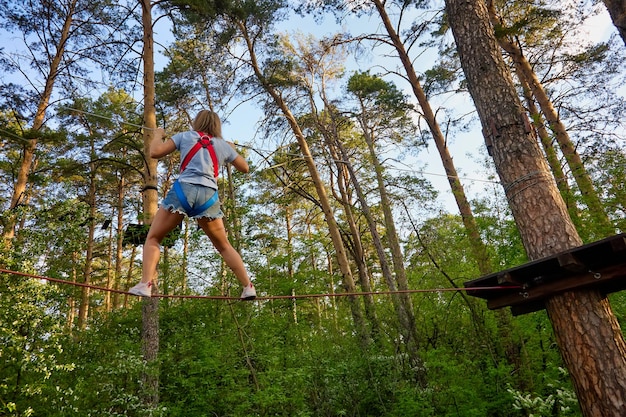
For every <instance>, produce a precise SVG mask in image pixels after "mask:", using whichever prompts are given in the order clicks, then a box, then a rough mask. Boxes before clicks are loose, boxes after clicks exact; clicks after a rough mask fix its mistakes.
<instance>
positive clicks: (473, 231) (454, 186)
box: [372, 0, 492, 275]
mask: <svg viewBox="0 0 626 417" xmlns="http://www.w3.org/2000/svg"><path fill="white" fill-rule="evenodd" d="M372 2H373V3H374V5H375V6H376V9H377V10H378V13H379V15H380V17H381V19H382V21H383V24H384V25H385V29H386V30H387V34H388V35H389V37H390V38H391V41H392V43H393V45H394V47H395V48H396V52H397V53H398V56H399V58H400V61H401V62H402V65H403V66H404V70H405V72H406V75H407V78H408V79H409V81H410V83H411V87H412V88H413V94H414V95H415V98H416V99H417V101H418V103H419V105H420V107H421V109H422V115H423V116H424V120H426V123H427V124H428V128H429V129H430V132H431V134H432V135H433V140H434V141H435V145H436V146H437V151H438V152H439V157H440V158H441V162H442V163H443V168H444V170H445V171H446V176H447V178H448V183H449V184H450V188H451V190H452V194H453V196H454V200H455V201H456V204H457V207H458V208H459V213H460V214H461V219H462V220H463V225H464V226H465V230H466V231H467V236H468V238H469V242H470V249H471V250H472V254H473V255H474V259H476V262H477V264H478V269H479V270H480V273H481V274H483V275H487V274H489V273H491V272H492V270H491V264H490V262H489V255H488V254H487V249H486V247H485V244H484V243H483V241H482V239H481V238H480V231H479V230H478V225H477V224H476V219H475V218H474V214H473V213H472V208H471V207H470V204H469V201H468V200H467V196H466V195H465V190H464V188H463V185H462V184H461V181H460V180H459V176H458V173H457V171H456V167H455V166H454V162H453V161H452V156H451V155H450V151H449V150H448V146H447V144H446V138H445V136H444V135H443V132H441V129H440V128H439V123H437V118H436V117H435V113H434V112H433V109H432V108H431V106H430V102H429V101H428V98H427V97H426V93H425V92H424V90H423V89H422V86H421V83H420V81H419V77H418V76H417V74H416V73H415V69H414V68H413V63H412V61H411V58H410V57H409V55H408V53H407V51H406V50H405V49H404V44H403V43H402V40H401V39H400V36H398V34H397V33H396V31H395V29H394V27H393V25H392V24H391V21H390V19H389V15H388V14H387V11H386V10H385V6H384V3H383V2H382V1H381V0H372Z"/></svg>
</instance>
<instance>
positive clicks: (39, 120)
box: [3, 0, 78, 248]
mask: <svg viewBox="0 0 626 417" xmlns="http://www.w3.org/2000/svg"><path fill="white" fill-rule="evenodd" d="M77 1H78V0H73V1H72V2H71V3H70V4H68V5H67V16H66V17H65V21H64V22H63V28H62V29H61V35H60V37H59V43H58V44H57V45H56V47H55V48H51V49H55V50H56V53H55V55H54V57H53V58H52V61H50V69H49V71H48V74H47V77H46V82H45V84H44V89H43V91H42V92H41V94H40V95H39V102H38V103H37V112H36V113H35V119H34V120H33V125H32V130H33V131H38V130H40V129H41V128H42V127H43V124H44V121H45V118H46V109H47V108H48V104H49V103H50V97H51V96H52V89H53V88H54V83H55V81H56V77H57V75H58V72H59V66H60V65H61V62H62V59H63V54H64V53H65V45H66V44H67V40H68V38H69V37H70V35H71V32H70V28H71V27H72V22H73V18H74V11H75V9H76V3H77ZM36 148H37V139H29V140H28V141H27V143H26V145H25V147H24V157H23V158H22V162H21V163H20V167H19V169H18V171H17V179H16V181H15V185H14V187H13V194H12V196H11V205H10V206H9V207H10V208H11V209H13V208H15V207H17V206H18V204H20V202H21V201H23V199H24V198H25V195H26V186H27V184H28V176H29V174H30V171H31V168H32V164H33V159H34V156H35V149H36ZM16 224H17V219H16V218H15V216H10V217H9V218H8V219H7V222H6V224H5V227H4V231H3V240H4V242H5V244H6V245H5V247H6V248H8V247H10V244H11V240H12V239H13V237H14V236H15V225H16Z"/></svg>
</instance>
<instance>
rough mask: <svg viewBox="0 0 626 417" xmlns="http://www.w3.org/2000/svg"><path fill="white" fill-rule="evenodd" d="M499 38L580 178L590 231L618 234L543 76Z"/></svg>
mask: <svg viewBox="0 0 626 417" xmlns="http://www.w3.org/2000/svg"><path fill="white" fill-rule="evenodd" d="M488 10H489V17H490V19H491V22H492V24H493V25H494V27H496V25H497V26H502V22H501V19H500V18H499V16H498V15H497V12H496V9H495V6H494V4H493V0H489V2H488ZM497 40H498V43H499V44H500V46H501V47H502V49H504V50H505V51H506V52H507V53H508V54H509V56H510V57H511V59H512V60H513V64H514V65H515V70H516V72H517V76H518V77H519V78H520V80H522V81H523V83H524V84H526V85H528V87H529V88H530V90H531V91H532V94H533V96H534V97H535V99H536V100H537V103H538V104H539V107H540V108H541V112H542V113H543V114H544V116H545V117H546V120H547V121H548V125H549V126H550V129H551V130H552V131H553V132H554V135H555V137H556V141H557V143H558V144H559V147H560V149H561V152H562V153H563V156H564V157H565V160H566V161H567V165H568V166H569V168H570V170H571V172H572V175H573V177H574V180H575V181H576V185H577V186H578V189H579V191H580V194H581V198H582V200H583V202H584V203H585V205H586V206H587V207H588V208H589V212H590V214H591V218H592V219H594V224H593V225H591V228H592V229H593V231H592V232H591V233H590V234H591V235H595V236H596V237H598V238H602V237H607V236H610V235H613V234H614V233H615V227H614V226H613V225H612V224H611V221H610V220H609V216H608V215H607V214H606V211H605V210H604V206H603V205H602V201H601V200H600V197H599V195H598V193H597V192H596V190H595V187H594V185H593V182H592V181H591V177H590V176H589V173H587V170H586V169H585V166H584V164H583V161H582V159H581V158H580V155H579V154H578V152H577V151H576V147H575V146H574V144H573V143H572V140H571V138H570V136H569V133H568V132H567V129H566V127H565V125H564V124H563V122H562V121H561V118H560V117H559V114H558V112H557V111H556V109H555V108H554V104H553V103H552V100H550V97H548V94H547V93H546V90H545V89H544V88H543V84H542V83H541V81H540V80H539V77H537V74H536V73H535V71H534V70H533V68H532V65H531V64H530V62H528V60H527V59H526V56H525V55H524V53H523V52H522V49H521V48H520V47H519V46H518V44H517V43H514V42H512V41H511V40H510V39H508V38H507V37H504V36H502V37H499V38H497ZM593 232H596V233H593Z"/></svg>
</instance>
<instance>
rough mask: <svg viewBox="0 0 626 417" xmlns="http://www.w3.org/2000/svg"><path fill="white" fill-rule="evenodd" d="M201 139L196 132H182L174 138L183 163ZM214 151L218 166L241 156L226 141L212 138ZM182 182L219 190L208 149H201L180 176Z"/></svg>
mask: <svg viewBox="0 0 626 417" xmlns="http://www.w3.org/2000/svg"><path fill="white" fill-rule="evenodd" d="M199 139H200V135H199V134H198V133H197V132H194V131H188V132H181V133H177V134H175V135H174V136H172V140H173V141H174V144H175V145H176V149H178V150H179V151H180V160H181V163H182V161H183V160H184V159H185V156H186V155H187V153H188V152H189V151H190V150H191V148H193V147H194V145H195V144H196V143H197V142H198V140H199ZM211 140H212V142H213V149H215V155H216V156H217V161H218V165H219V166H222V165H224V164H225V163H231V162H233V161H234V160H235V158H236V157H237V156H239V154H238V153H237V151H235V150H234V149H233V148H232V147H231V146H230V145H229V144H228V143H227V142H226V141H225V140H224V139H222V138H212V139H211ZM178 180H179V181H180V182H187V183H191V184H200V185H204V186H206V187H211V188H214V189H216V190H217V181H216V179H215V178H214V177H213V161H212V160H211V155H210V154H209V151H208V149H204V148H200V149H199V150H198V152H196V154H195V155H194V157H193V158H191V160H190V161H189V164H188V165H187V168H185V170H184V171H183V172H182V173H181V174H180V175H179V176H178Z"/></svg>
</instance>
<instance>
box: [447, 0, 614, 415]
mask: <svg viewBox="0 0 626 417" xmlns="http://www.w3.org/2000/svg"><path fill="white" fill-rule="evenodd" d="M446 9H447V12H448V19H449V23H450V27H451V28H452V32H453V34H454V38H455V40H456V43H457V51H458V53H459V58H460V60H461V64H462V67H463V70H464V72H465V75H466V78H467V82H468V87H469V91H470V93H471V95H472V98H473V99H474V103H475V105H476V109H477V110H478V115H479V117H480V120H481V123H482V126H483V134H484V136H485V143H486V145H487V149H488V150H489V152H490V154H491V155H492V157H493V159H494V162H495V165H496V169H497V171H498V175H499V176H500V180H501V182H502V184H503V186H504V190H505V193H506V196H507V199H508V201H509V205H510V207H511V211H512V213H513V216H514V218H515V221H516V223H517V225H518V228H519V230H520V234H521V236H522V241H523V243H524V247H525V248H526V251H527V253H528V256H529V258H530V259H531V260H535V259H539V258H542V257H546V256H549V255H553V254H555V253H558V252H560V251H564V250H567V249H570V248H573V247H576V246H580V245H581V244H582V241H581V239H580V237H579V236H578V234H577V233H576V229H575V227H574V225H573V224H572V221H571V219H570V218H569V216H568V213H567V208H566V206H565V203H564V202H563V199H562V198H561V196H560V194H559V192H558V189H557V187H556V184H555V183H554V181H553V178H552V176H551V175H550V173H549V170H548V166H547V164H546V162H545V159H544V158H543V155H542V154H541V150H540V148H539V145H538V143H537V141H536V140H535V138H534V137H533V135H532V134H531V133H532V130H531V129H529V123H528V121H527V119H526V114H525V113H524V109H523V107H522V105H521V103H520V100H519V97H518V96H517V93H516V90H515V86H514V84H513V80H512V78H511V74H510V72H509V71H508V68H507V66H506V65H505V63H504V59H503V57H502V54H501V52H500V48H499V46H498V44H497V41H496V39H495V37H494V33H493V32H494V31H493V27H492V26H491V24H490V20H489V12H488V10H487V6H486V4H485V2H484V1H483V0H446ZM546 308H547V310H548V315H549V317H550V319H551V321H552V326H553V328H554V332H555V335H556V340H557V343H558V345H559V348H560V350H561V353H562V355H563V358H564V361H565V364H566V365H567V366H568V369H569V372H570V375H571V377H572V380H573V382H574V387H575V389H576V392H577V394H578V399H579V402H580V405H581V409H582V411H583V414H584V415H585V416H587V417H591V416H598V417H599V416H620V415H623V411H624V409H623V407H624V404H625V403H626V382H625V381H626V360H625V355H624V353H625V352H626V345H625V343H624V339H623V337H622V333H621V329H620V328H619V324H618V323H617V320H616V318H615V316H614V314H613V312H612V311H611V309H610V307H609V305H608V301H607V300H606V299H605V298H603V297H601V296H600V294H598V293H597V291H595V290H579V291H570V292H566V293H563V294H559V295H554V296H552V297H551V298H550V299H549V300H548V301H547V302H546Z"/></svg>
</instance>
